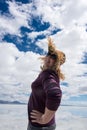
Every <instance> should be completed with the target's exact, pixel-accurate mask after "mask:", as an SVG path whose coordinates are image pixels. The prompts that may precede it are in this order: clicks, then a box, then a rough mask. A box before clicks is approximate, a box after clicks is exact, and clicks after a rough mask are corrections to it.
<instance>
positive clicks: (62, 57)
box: [40, 37, 66, 80]
mask: <svg viewBox="0 0 87 130" xmlns="http://www.w3.org/2000/svg"><path fill="white" fill-rule="evenodd" d="M48 53H50V54H54V55H56V56H57V59H56V62H55V64H54V66H53V67H52V68H51V69H52V70H54V71H55V72H56V73H57V75H58V77H59V78H60V79H62V80H64V79H65V76H64V74H63V73H62V72H61V69H60V66H61V65H63V64H64V63H65V60H66V56H65V54H64V53H63V52H62V51H60V50H57V49H56V47H55V45H54V43H53V41H52V39H51V38H50V37H49V38H48ZM45 58H46V56H42V57H40V59H41V60H42V61H43V62H44V60H45ZM43 62H42V63H43ZM45 69H46V67H45V66H44V64H43V65H42V66H41V70H42V71H43V70H45Z"/></svg>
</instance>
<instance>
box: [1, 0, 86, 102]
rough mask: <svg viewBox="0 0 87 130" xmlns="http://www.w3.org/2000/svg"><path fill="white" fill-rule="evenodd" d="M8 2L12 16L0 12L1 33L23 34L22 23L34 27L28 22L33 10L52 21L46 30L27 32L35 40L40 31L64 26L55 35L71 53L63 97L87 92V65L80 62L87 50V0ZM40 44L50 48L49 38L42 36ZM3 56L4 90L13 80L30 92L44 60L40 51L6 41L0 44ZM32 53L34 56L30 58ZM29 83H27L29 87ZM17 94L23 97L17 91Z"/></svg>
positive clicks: (40, 33) (38, 42)
mask: <svg viewBox="0 0 87 130" xmlns="http://www.w3.org/2000/svg"><path fill="white" fill-rule="evenodd" d="M8 4H9V11H10V14H11V17H10V18H9V17H8V16H2V15H1V16H0V30H1V31H0V32H1V37H3V35H4V34H6V33H10V34H16V35H19V36H21V34H20V27H21V26H26V27H28V28H30V26H29V25H28V22H31V19H32V18H31V16H30V14H32V15H34V16H38V15H39V17H41V18H42V21H41V22H42V23H43V22H49V23H50V25H51V27H50V28H49V29H47V30H45V31H41V32H35V31H33V32H32V33H29V34H28V33H27V35H28V36H29V37H30V38H32V40H34V39H35V38H36V37H37V36H38V35H43V34H44V35H46V36H48V35H50V34H51V31H52V30H53V29H55V27H56V28H62V29H63V30H62V31H61V32H58V33H57V34H55V35H53V36H52V38H53V40H54V43H55V44H56V46H57V48H58V49H60V50H63V51H64V52H65V54H66V57H67V60H66V63H65V64H64V66H63V67H62V70H63V72H64V73H65V76H66V79H65V81H66V82H67V83H68V84H69V87H68V88H64V87H63V86H61V87H62V89H63V92H65V93H64V95H63V99H67V98H69V97H70V96H78V95H79V94H87V89H86V84H87V81H86V77H84V76H82V75H83V74H84V73H85V72H87V65H86V64H79V63H80V62H81V61H82V59H83V56H84V52H85V51H86V50H87V43H86V41H87V32H86V31H85V30H86V26H85V24H86V22H87V2H86V0H71V1H67V0H55V1H52V0H44V1H42V0H35V1H33V2H32V3H31V4H18V3H16V2H10V1H9V2H8ZM33 4H35V6H36V7H37V10H33V8H32V5H33ZM7 25H8V26H7ZM36 44H37V45H38V46H39V47H41V48H43V49H44V50H45V51H47V41H46V39H43V40H38V41H37V43H36ZM2 50H4V51H2ZM0 56H1V58H0V66H1V68H0V72H1V75H0V79H1V80H0V81H1V85H2V86H3V85H4V84H5V86H4V87H3V89H2V91H3V92H4V90H5V89H6V88H7V90H9V88H8V85H7V84H9V86H10V89H11V86H12V84H14V83H15V82H16V83H18V84H19V86H20V87H18V88H17V87H16V88H17V90H18V92H20V91H21V92H24V91H26V93H27V91H28V85H29V86H30V84H31V81H32V80H33V79H34V78H35V77H36V75H37V74H38V72H37V70H39V65H40V63H39V62H38V61H37V57H38V56H39V55H36V54H34V53H33V52H27V53H24V52H20V51H18V50H17V48H16V47H15V46H14V45H13V44H8V43H2V44H1V45H0ZM2 56H3V57H4V58H3V59H2ZM30 56H31V58H29V57H30ZM15 57H18V59H17V60H16V58H15ZM35 70H36V71H35ZM80 75H81V76H80ZM6 85H7V87H6ZM13 86H15V85H13ZM25 86H27V87H26V88H27V89H26V90H25ZM6 92H7V91H6ZM11 92H12V90H11ZM12 93H13V92H12ZM15 95H16V92H15ZM15 98H20V97H18V95H16V96H15Z"/></svg>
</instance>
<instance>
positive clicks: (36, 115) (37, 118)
mask: <svg viewBox="0 0 87 130" xmlns="http://www.w3.org/2000/svg"><path fill="white" fill-rule="evenodd" d="M55 112H56V111H52V110H49V109H48V108H47V107H46V108H45V113H44V114H43V113H41V112H39V111H36V110H33V111H32V112H31V118H32V122H36V123H39V124H47V123H48V122H49V121H50V120H51V119H52V118H53V116H54V114H55Z"/></svg>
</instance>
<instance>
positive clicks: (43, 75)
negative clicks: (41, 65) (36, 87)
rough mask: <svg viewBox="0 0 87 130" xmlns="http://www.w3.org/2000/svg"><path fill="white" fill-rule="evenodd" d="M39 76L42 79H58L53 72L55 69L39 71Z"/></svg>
mask: <svg viewBox="0 0 87 130" xmlns="http://www.w3.org/2000/svg"><path fill="white" fill-rule="evenodd" d="M40 77H41V79H42V80H43V81H45V80H48V79H54V80H56V81H59V77H58V75H57V74H56V73H55V71H53V70H50V69H47V70H44V71H42V72H41V73H40Z"/></svg>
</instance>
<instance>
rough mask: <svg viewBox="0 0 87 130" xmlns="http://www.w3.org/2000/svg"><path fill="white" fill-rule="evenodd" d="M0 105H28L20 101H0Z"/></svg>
mask: <svg viewBox="0 0 87 130" xmlns="http://www.w3.org/2000/svg"><path fill="white" fill-rule="evenodd" d="M0 104H26V103H22V102H19V101H3V100H0Z"/></svg>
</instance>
